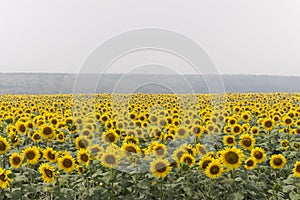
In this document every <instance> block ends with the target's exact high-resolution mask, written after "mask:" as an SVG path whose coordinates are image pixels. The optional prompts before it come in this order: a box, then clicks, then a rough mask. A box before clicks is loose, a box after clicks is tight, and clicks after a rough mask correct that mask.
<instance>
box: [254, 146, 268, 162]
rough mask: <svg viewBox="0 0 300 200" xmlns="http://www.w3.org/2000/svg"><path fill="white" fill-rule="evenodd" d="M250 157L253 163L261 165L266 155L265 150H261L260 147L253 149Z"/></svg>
mask: <svg viewBox="0 0 300 200" xmlns="http://www.w3.org/2000/svg"><path fill="white" fill-rule="evenodd" d="M251 157H253V158H255V161H256V162H257V163H262V162H263V161H264V160H265V159H266V157H267V156H266V153H265V150H263V149H262V148H260V147H255V148H254V149H252V151H251Z"/></svg>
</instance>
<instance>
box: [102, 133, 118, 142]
mask: <svg viewBox="0 0 300 200" xmlns="http://www.w3.org/2000/svg"><path fill="white" fill-rule="evenodd" d="M118 138H119V136H118V134H117V133H116V132H115V131H114V130H109V131H106V132H104V133H102V142H103V143H105V144H114V143H116V142H117V141H118Z"/></svg>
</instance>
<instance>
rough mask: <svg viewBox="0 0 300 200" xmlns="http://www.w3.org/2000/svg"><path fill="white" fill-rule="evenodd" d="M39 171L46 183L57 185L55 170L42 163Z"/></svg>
mask: <svg viewBox="0 0 300 200" xmlns="http://www.w3.org/2000/svg"><path fill="white" fill-rule="evenodd" d="M39 171H40V173H41V174H42V179H43V181H44V182H45V183H52V184H54V183H55V176H56V173H55V169H54V167H51V166H50V165H48V164H46V163H42V164H41V165H40V167H39Z"/></svg>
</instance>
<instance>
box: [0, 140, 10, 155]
mask: <svg viewBox="0 0 300 200" xmlns="http://www.w3.org/2000/svg"><path fill="white" fill-rule="evenodd" d="M9 149H10V145H9V143H8V142H7V140H6V138H4V137H1V136H0V154H6V152H7V151H8V150H9Z"/></svg>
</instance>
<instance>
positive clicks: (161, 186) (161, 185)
mask: <svg viewBox="0 0 300 200" xmlns="http://www.w3.org/2000/svg"><path fill="white" fill-rule="evenodd" d="M163 183H164V179H163V178H161V179H160V200H163V199H164V192H163Z"/></svg>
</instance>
